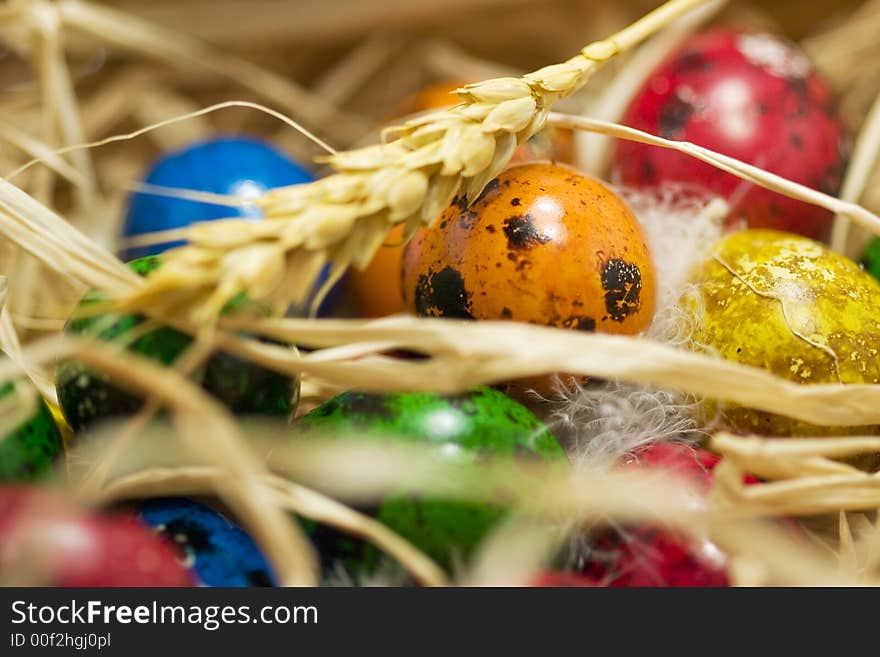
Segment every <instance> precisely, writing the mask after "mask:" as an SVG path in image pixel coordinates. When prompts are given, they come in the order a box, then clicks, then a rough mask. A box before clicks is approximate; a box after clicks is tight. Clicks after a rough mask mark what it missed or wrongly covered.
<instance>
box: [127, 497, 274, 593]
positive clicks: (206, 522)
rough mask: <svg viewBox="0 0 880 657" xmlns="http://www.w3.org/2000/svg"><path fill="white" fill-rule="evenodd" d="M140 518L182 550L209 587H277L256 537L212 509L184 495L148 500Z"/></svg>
mask: <svg viewBox="0 0 880 657" xmlns="http://www.w3.org/2000/svg"><path fill="white" fill-rule="evenodd" d="M137 511H138V513H139V514H140V517H141V518H142V519H143V521H144V522H146V523H147V524H148V525H149V526H150V527H152V528H154V529H155V530H156V531H157V532H158V533H159V534H160V535H162V536H164V537H165V538H166V539H167V540H169V541H171V542H172V543H174V544H175V545H176V546H177V548H178V549H179V550H180V551H181V552H182V553H183V555H184V559H183V564H184V565H185V566H186V567H187V568H189V569H190V570H191V571H192V572H193V573H194V575H195V577H196V579H197V580H199V582H200V583H202V584H204V585H206V586H274V585H275V576H274V575H273V574H272V570H271V568H270V567H269V564H268V563H267V562H266V558H265V557H264V556H263V554H262V552H260V549H259V548H258V547H257V545H256V543H254V540H253V539H252V538H251V537H250V536H248V535H247V534H246V533H245V532H244V531H243V530H242V529H241V528H240V527H238V526H237V525H234V524H233V523H232V522H230V521H229V520H227V519H226V518H225V517H224V516H222V515H221V514H219V513H217V512H216V511H214V510H213V509H211V508H209V507H207V506H205V505H203V504H199V503H198V502H193V501H192V500H187V499H182V498H160V499H153V500H147V501H145V502H143V503H141V504H139V505H138V506H137Z"/></svg>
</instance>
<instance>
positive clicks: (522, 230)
mask: <svg viewBox="0 0 880 657" xmlns="http://www.w3.org/2000/svg"><path fill="white" fill-rule="evenodd" d="M504 234H505V235H506V236H507V246H508V248H509V249H511V250H512V251H523V250H526V249H531V248H533V247H535V246H538V245H539V244H546V243H547V242H549V241H550V240H551V238H550V237H548V236H546V235H543V234H541V233H540V232H539V231H538V229H537V228H536V227H535V224H534V219H533V218H532V216H531V215H530V214H520V215H514V216H512V217H508V218H507V219H505V220H504Z"/></svg>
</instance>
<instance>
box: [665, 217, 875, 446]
mask: <svg viewBox="0 0 880 657" xmlns="http://www.w3.org/2000/svg"><path fill="white" fill-rule="evenodd" d="M693 282H694V283H695V288H694V290H693V291H692V292H691V293H689V294H688V295H686V296H685V298H684V300H683V304H682V305H683V306H684V307H685V308H686V309H688V310H689V312H690V313H691V314H692V317H693V320H694V335H693V345H694V347H693V348H694V349H704V350H707V351H709V352H711V353H716V354H718V355H720V356H722V357H724V358H726V359H728V360H732V361H736V362H738V363H743V364H746V365H752V366H754V367H761V368H763V369H765V370H768V371H770V372H772V373H773V374H775V375H777V376H779V377H782V378H785V379H788V380H789V381H795V382H797V383H802V384H811V383H844V384H845V383H880V283H878V282H877V281H876V280H875V279H873V278H872V277H871V276H869V275H868V274H867V273H865V272H864V271H863V270H862V269H860V268H859V266H858V265H857V264H856V263H854V262H852V261H851V260H849V259H847V258H845V257H843V256H841V255H838V254H836V253H833V252H832V251H830V250H828V249H827V248H826V247H825V246H823V245H821V244H819V243H818V242H814V241H812V240H809V239H806V238H804V237H799V236H797V235H791V234H789V233H781V232H777V231H772V230H747V231H743V232H740V233H735V234H733V235H730V236H728V237H726V238H725V239H723V240H721V241H720V242H719V243H718V244H716V245H715V247H714V249H713V251H712V253H711V255H710V257H709V258H708V259H707V260H706V261H705V262H704V263H703V264H702V266H701V267H700V268H699V271H698V272H697V274H696V276H695V278H694V280H693ZM706 411H707V413H710V414H711V415H715V414H716V413H717V414H718V419H720V420H721V422H722V423H723V424H724V425H726V426H727V427H729V428H731V429H733V430H734V431H739V432H743V433H746V432H747V433H757V434H762V435H773V436H821V435H845V434H853V433H877V432H878V430H880V427H876V426H871V427H864V426H863V427H820V426H816V425H811V424H808V423H805V422H801V421H796V420H793V419H791V418H787V417H783V416H780V415H773V414H770V413H765V412H762V411H756V410H754V409H749V408H743V407H739V406H734V405H731V404H723V405H721V406H720V407H719V406H716V405H715V404H714V403H711V402H710V403H707V405H706ZM711 415H710V417H711Z"/></svg>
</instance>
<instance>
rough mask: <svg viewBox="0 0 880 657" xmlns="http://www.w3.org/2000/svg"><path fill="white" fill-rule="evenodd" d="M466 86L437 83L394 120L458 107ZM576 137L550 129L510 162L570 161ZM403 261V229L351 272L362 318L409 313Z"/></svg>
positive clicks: (400, 109) (414, 98) (415, 97)
mask: <svg viewBox="0 0 880 657" xmlns="http://www.w3.org/2000/svg"><path fill="white" fill-rule="evenodd" d="M465 84H467V83H466V82H463V81H460V80H456V81H451V82H438V83H436V84H432V85H429V86H427V87H425V88H424V89H422V90H421V91H420V92H418V93H417V94H415V95H413V96H411V97H410V98H408V99H407V100H406V101H405V102H404V103H403V104H401V105H400V106H399V107H398V108H397V109H396V111H395V113H394V116H395V117H401V116H407V115H410V114H417V113H419V112H425V111H428V110H434V109H440V108H443V107H449V106H452V105H455V104H456V103H457V102H458V97H457V96H454V95H452V92H453V91H455V90H456V89H458V88H459V87H462V86H464V85H465ZM573 157H574V137H573V135H572V133H571V131H570V130H558V129H556V128H547V129H545V130H542V131H541V132H539V133H538V134H536V135H535V136H533V137H532V138H531V139H529V140H528V141H527V142H525V143H524V144H522V145H521V146H520V147H519V148H518V149H517V150H516V152H515V153H514V154H513V157H512V159H511V163H512V164H516V163H522V162H527V161H530V160H537V159H551V160H557V161H560V162H571V161H572V158H573ZM402 259H403V228H402V227H398V228H395V229H394V230H392V231H391V232H390V233H389V234H388V237H387V238H386V240H385V244H384V245H383V246H382V247H381V248H380V249H379V250H378V251H377V252H376V255H375V256H374V257H373V260H372V261H371V262H370V264H369V265H368V266H367V267H366V269H364V270H363V271H357V270H355V271H352V273H351V279H350V280H351V288H352V290H353V292H354V303H355V308H356V310H357V314H358V316H360V317H385V316H386V315H393V314H395V313H402V312H406V306H405V305H404V303H403V296H402V293H401V289H400V267H401V261H402Z"/></svg>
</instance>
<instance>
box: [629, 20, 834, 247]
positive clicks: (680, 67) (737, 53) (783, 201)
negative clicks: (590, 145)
mask: <svg viewBox="0 0 880 657" xmlns="http://www.w3.org/2000/svg"><path fill="white" fill-rule="evenodd" d="M622 121H623V123H624V124H626V125H629V126H632V127H634V128H638V129H639V130H643V131H645V132H649V133H652V134H655V135H659V136H661V137H664V138H667V139H673V140H677V141H689V142H693V143H695V144H698V145H700V146H704V147H707V148H710V149H712V150H715V151H718V152H720V153H723V154H725V155H729V156H732V157H735V158H737V159H739V160H743V161H744V162H747V163H749V164H753V165H756V166H758V167H761V168H762V169H766V170H767V171H770V172H772V173H776V174H779V175H781V176H783V177H785V178H788V179H790V180H793V181H795V182H798V183H801V184H803V185H806V186H807V187H811V188H814V189H818V190H821V191H823V192H826V193H828V194H832V195H836V194H837V193H838V192H839V190H840V185H841V179H842V174H843V171H844V168H845V166H846V162H847V156H848V152H849V141H850V140H849V137H848V135H847V132H846V129H845V128H844V125H843V123H842V121H841V119H840V117H839V116H838V114H837V111H836V106H835V102H834V99H833V97H832V94H831V92H830V90H829V88H828V86H827V85H826V84H825V83H824V82H823V81H822V80H821V79H820V78H819V76H818V75H817V74H816V73H815V71H814V70H813V69H812V66H811V64H810V62H809V60H808V59H807V57H806V55H804V54H803V53H802V52H801V51H800V50H799V49H798V48H797V46H795V45H794V44H792V43H789V42H787V41H784V40H782V39H780V38H777V37H775V36H772V35H769V34H756V33H747V32H737V31H733V30H730V29H718V30H713V31H710V32H707V33H704V34H701V35H698V36H695V37H693V38H691V39H690V40H689V41H688V42H687V43H686V44H685V45H684V46H683V47H682V48H681V49H680V50H679V51H677V52H676V53H674V54H673V55H671V56H670V57H669V58H668V59H667V60H666V61H665V62H663V63H662V64H661V65H660V66H659V68H657V70H655V71H654V72H653V74H652V75H651V76H650V77H649V78H648V80H647V82H646V83H645V85H644V87H643V88H642V90H641V91H640V92H639V93H638V94H637V95H636V97H635V98H634V100H633V101H632V103H631V105H630V106H629V109H628V110H627V112H626V114H625V115H624V117H623V120H622ZM612 178H613V179H614V180H616V181H617V182H620V183H622V184H624V185H628V186H632V187H637V188H648V187H655V186H659V185H661V184H663V183H681V184H685V185H696V186H700V187H704V188H706V189H708V190H710V191H711V192H713V193H715V194H717V195H719V196H722V197H724V198H726V199H728V200H729V201H730V203H731V206H732V212H731V215H730V222H731V224H739V223H741V222H743V221H745V223H746V224H747V225H748V226H750V227H752V228H775V229H778V230H785V231H789V232H793V233H800V234H801V235H805V236H807V237H812V238H814V239H818V240H825V239H826V238H827V237H828V234H829V231H830V227H831V220H832V216H831V213H829V212H827V211H826V210H823V209H822V208H819V207H816V206H812V205H809V204H806V203H803V202H801V201H795V200H792V199H789V198H786V197H784V196H782V195H781V194H778V193H776V192H771V191H769V190H766V189H764V188H762V187H758V186H756V185H753V184H751V183H748V182H745V181H743V180H741V179H740V178H737V177H736V176H733V175H732V174H728V173H725V172H722V171H720V170H719V169H716V168H715V167H713V166H711V165H709V164H706V163H704V162H701V161H699V160H697V159H695V158H692V157H689V156H687V155H684V154H681V153H677V152H675V151H672V150H669V149H664V148H660V147H657V146H649V145H646V144H640V143H635V142H626V141H621V142H618V144H617V146H616V150H615V153H614V157H613V164H612Z"/></svg>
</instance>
